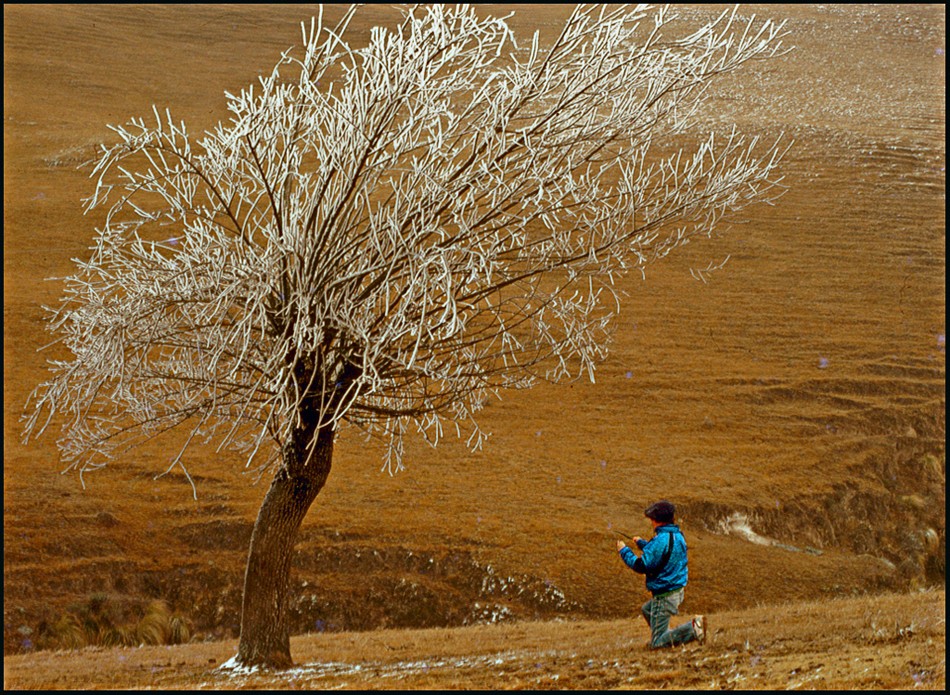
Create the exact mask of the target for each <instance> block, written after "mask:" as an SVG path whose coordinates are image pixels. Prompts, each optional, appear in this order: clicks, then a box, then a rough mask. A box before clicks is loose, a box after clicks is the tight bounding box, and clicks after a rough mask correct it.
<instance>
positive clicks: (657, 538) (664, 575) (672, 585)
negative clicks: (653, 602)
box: [620, 524, 689, 596]
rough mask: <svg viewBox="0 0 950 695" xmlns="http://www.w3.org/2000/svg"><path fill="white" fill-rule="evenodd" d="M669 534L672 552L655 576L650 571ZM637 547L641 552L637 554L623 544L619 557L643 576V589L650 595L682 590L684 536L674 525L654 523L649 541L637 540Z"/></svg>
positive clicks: (684, 560) (660, 555)
mask: <svg viewBox="0 0 950 695" xmlns="http://www.w3.org/2000/svg"><path fill="white" fill-rule="evenodd" d="M670 534H673V552H672V553H671V554H670V560H669V562H667V563H666V567H664V568H663V569H662V570H661V571H660V573H659V575H657V576H652V574H653V570H654V569H656V567H657V565H659V564H660V562H661V559H662V557H663V554H664V553H665V552H666V550H667V548H668V547H669V544H670ZM637 547H638V548H640V550H642V551H643V555H642V556H641V557H637V555H636V553H634V552H633V550H631V549H630V548H628V547H626V546H624V548H623V549H622V550H621V551H620V557H621V558H622V559H623V561H624V562H625V563H626V564H627V566H628V567H629V568H630V569H632V570H633V571H634V572H639V573H640V574H646V575H647V589H648V590H649V591H650V592H651V593H652V594H653V595H654V596H656V595H658V594H665V593H666V592H668V591H673V590H675V589H682V588H683V587H684V586H686V582H687V580H688V579H689V570H688V568H687V564H688V560H687V556H686V539H685V538H683V533H682V532H681V531H680V529H679V526H677V525H676V524H663V526H658V527H657V529H656V534H655V535H654V536H653V538H652V539H651V540H649V541H644V540H640V541H637Z"/></svg>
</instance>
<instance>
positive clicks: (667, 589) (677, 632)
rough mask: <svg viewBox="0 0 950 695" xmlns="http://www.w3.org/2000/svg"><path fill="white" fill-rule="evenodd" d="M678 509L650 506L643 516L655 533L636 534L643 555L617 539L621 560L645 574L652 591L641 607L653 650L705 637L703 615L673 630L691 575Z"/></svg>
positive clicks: (666, 506) (657, 503)
mask: <svg viewBox="0 0 950 695" xmlns="http://www.w3.org/2000/svg"><path fill="white" fill-rule="evenodd" d="M675 512H676V508H675V507H674V506H673V505H672V504H670V503H669V502H667V501H666V500H661V501H660V502H656V503H655V504H651V505H650V506H649V507H647V509H646V511H644V516H646V517H647V518H648V519H649V520H650V522H651V524H652V525H653V534H654V535H653V538H652V539H651V540H649V541H645V540H643V539H642V538H640V537H639V536H634V537H633V541H634V543H635V544H636V546H637V549H638V550H640V551H641V552H642V555H641V556H639V557H638V556H637V554H636V553H635V552H634V550H633V548H631V547H630V546H628V545H627V544H626V543H624V542H623V541H617V550H618V551H620V557H621V559H622V560H623V561H624V562H625V563H626V564H627V566H628V567H630V569H632V570H633V571H634V572H639V573H640V574H645V575H646V584H647V590H649V591H650V593H651V594H653V598H652V599H650V600H649V601H647V602H646V603H644V604H643V608H642V609H641V611H642V613H643V617H644V619H645V620H646V621H647V625H649V626H650V633H651V640H650V646H651V647H652V648H653V649H657V648H659V647H671V646H674V645H677V644H684V643H686V642H692V641H693V640H699V641H700V642H703V641H705V639H706V618H705V616H702V615H698V616H696V617H695V618H693V619H692V620H691V621H689V622H688V623H683V624H682V625H679V626H678V627H675V628H673V629H670V618H671V617H672V616H674V615H677V613H678V612H679V611H678V608H679V605H680V603H682V602H683V595H684V593H685V592H684V589H685V588H686V582H687V580H688V578H689V572H688V569H687V552H686V539H685V538H684V537H683V534H682V532H681V531H680V530H679V527H678V526H677V525H676V524H675V523H673V517H674V514H675Z"/></svg>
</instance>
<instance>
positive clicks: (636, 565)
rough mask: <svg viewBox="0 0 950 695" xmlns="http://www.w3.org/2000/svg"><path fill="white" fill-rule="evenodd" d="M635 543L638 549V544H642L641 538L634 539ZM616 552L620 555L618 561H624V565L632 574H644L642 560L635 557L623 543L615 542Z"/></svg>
mask: <svg viewBox="0 0 950 695" xmlns="http://www.w3.org/2000/svg"><path fill="white" fill-rule="evenodd" d="M634 540H636V541H637V546H638V547H640V543H641V542H643V539H642V538H635V539H634ZM617 550H618V552H619V553H620V559H621V560H623V561H624V564H626V565H627V567H629V568H630V569H632V570H633V571H634V572H639V573H640V574H645V573H646V568H645V567H644V565H643V560H642V559H641V558H639V557H637V554H636V553H635V552H633V548H631V547H630V546H629V545H627V544H626V543H624V542H623V541H617Z"/></svg>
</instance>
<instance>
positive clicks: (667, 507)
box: [643, 500, 676, 524]
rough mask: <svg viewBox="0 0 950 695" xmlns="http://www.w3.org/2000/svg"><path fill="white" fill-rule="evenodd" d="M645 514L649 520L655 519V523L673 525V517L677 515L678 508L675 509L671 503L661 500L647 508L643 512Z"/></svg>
mask: <svg viewBox="0 0 950 695" xmlns="http://www.w3.org/2000/svg"><path fill="white" fill-rule="evenodd" d="M643 514H644V516H646V517H647V518H648V519H653V520H654V521H659V522H661V523H664V524H672V523H673V515H674V514H676V507H674V506H673V504H672V503H671V502H667V501H666V500H660V501H659V502H654V503H653V504H651V505H650V506H649V507H647V508H646V509H645V510H644V511H643Z"/></svg>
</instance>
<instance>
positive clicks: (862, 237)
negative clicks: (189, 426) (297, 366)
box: [4, 4, 946, 653]
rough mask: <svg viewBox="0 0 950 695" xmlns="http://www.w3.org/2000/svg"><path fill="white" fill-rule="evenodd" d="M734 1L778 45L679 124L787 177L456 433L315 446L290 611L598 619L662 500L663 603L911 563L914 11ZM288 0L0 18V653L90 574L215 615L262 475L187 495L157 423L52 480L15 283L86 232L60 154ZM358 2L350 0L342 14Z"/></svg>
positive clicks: (935, 458) (941, 223) (228, 49)
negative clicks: (674, 542)
mask: <svg viewBox="0 0 950 695" xmlns="http://www.w3.org/2000/svg"><path fill="white" fill-rule="evenodd" d="M524 9H525V8H523V7H519V6H509V7H508V8H507V9H506V10H505V12H508V11H514V12H515V16H514V17H513V18H512V20H511V21H512V24H513V26H514V27H515V29H516V31H517V32H518V33H519V35H522V36H527V35H528V32H530V31H532V30H534V29H538V30H540V31H542V33H543V34H545V35H549V34H550V33H551V32H552V31H554V30H555V29H556V28H557V26H558V22H559V21H561V20H562V19H563V16H564V14H565V12H566V9H565V8H564V7H563V6H552V7H541V8H539V7H538V6H534V5H532V6H531V10H530V11H528V12H526V11H523V10H524ZM332 11H335V10H328V12H332ZM485 11H488V9H486V10H485ZM715 11H716V9H715V8H712V7H697V6H686V7H685V8H684V9H683V10H682V12H683V14H684V16H685V20H686V21H687V23H690V22H695V21H697V20H698V19H701V18H703V17H708V16H710V15H711V13H713V12H715ZM741 11H742V12H743V13H745V14H751V13H753V12H754V13H757V14H758V15H760V16H762V15H764V16H769V17H776V18H779V17H787V18H788V19H789V28H790V29H791V30H792V32H793V35H792V37H791V38H790V40H789V43H791V44H794V45H795V46H796V50H795V51H793V52H792V53H791V54H790V55H788V56H787V57H785V58H783V59H781V60H780V61H777V62H775V63H774V64H768V65H762V66H753V68H752V69H751V70H749V71H748V72H746V73H744V74H743V75H741V76H737V77H736V78H734V79H730V81H728V82H724V83H721V84H719V85H717V86H716V87H715V90H714V93H713V97H712V99H711V101H710V109H709V111H708V112H707V114H706V116H705V117H706V118H707V120H708V121H709V122H710V123H711V124H713V125H714V127H717V128H719V127H722V128H724V127H726V125H727V124H729V123H731V122H738V123H739V125H740V126H741V127H742V128H743V129H745V130H747V131H748V132H752V133H760V134H762V136H763V137H766V138H772V137H775V136H777V135H778V134H779V132H784V133H785V134H786V136H787V137H789V138H791V139H794V141H795V145H794V147H793V149H792V150H791V152H790V154H789V155H788V157H787V159H786V164H785V173H786V180H785V183H786V184H787V185H788V186H789V190H788V193H787V194H786V195H785V196H784V197H783V198H782V199H781V200H780V201H779V204H778V205H776V206H775V207H762V208H757V209H752V210H751V211H750V212H749V214H748V216H747V220H746V222H745V223H743V224H735V225H732V226H729V227H725V228H723V229H722V230H721V233H720V234H718V235H716V237H715V238H713V239H710V240H703V241H702V242H701V243H695V244H690V245H689V246H688V247H686V248H684V249H682V252H681V253H677V254H676V255H674V256H672V257H670V258H669V259H667V260H666V261H664V262H663V263H662V264H659V265H657V266H655V267H654V268H651V269H650V270H649V271H648V273H647V276H646V279H645V281H644V280H642V279H641V278H640V277H639V275H637V276H636V277H631V278H629V279H627V280H626V281H625V282H624V285H623V287H622V289H623V290H624V291H626V292H627V293H628V295H629V296H628V300H627V302H626V304H625V306H624V308H623V312H624V313H623V314H622V317H621V320H620V321H619V322H618V324H617V327H616V328H617V331H616V335H615V339H614V344H613V350H612V353H611V357H610V359H609V360H608V361H607V362H606V363H605V364H603V365H602V367H601V368H600V369H599V371H598V373H597V381H596V383H594V384H590V383H578V384H575V385H573V386H560V387H553V386H552V387H540V388H537V389H534V390H532V391H530V392H523V393H514V394H509V395H507V396H506V398H505V399H504V400H503V401H500V402H498V403H492V404H491V405H490V406H489V407H488V408H487V410H486V411H485V417H484V421H483V424H484V426H485V428H486V429H488V430H489V431H492V432H493V433H494V434H493V437H492V439H491V440H489V442H488V444H487V446H486V448H485V449H484V450H483V451H481V452H478V453H475V454H473V453H470V452H469V451H467V450H466V449H465V448H464V447H463V446H461V445H458V444H456V443H454V442H448V443H446V444H444V445H442V446H440V447H439V448H438V449H436V450H432V449H429V448H428V447H426V446H424V445H422V444H413V445H411V446H410V447H409V449H408V451H407V455H406V463H407V466H408V470H407V471H406V472H405V473H403V474H400V475H398V476H395V477H390V476H388V475H386V474H385V473H381V472H380V470H379V461H380V452H379V451H378V450H376V449H374V448H373V447H372V446H370V445H367V444H365V443H364V442H363V441H362V440H361V439H359V438H357V437H356V436H354V435H350V434H344V436H343V437H342V438H341V440H340V443H339V445H338V447H337V452H338V453H337V457H336V460H335V462H334V471H333V473H332V474H331V477H330V481H329V483H328V484H327V486H326V488H325V489H324V491H323V492H322V494H321V496H320V498H319V499H318V501H317V503H316V505H315V506H314V508H313V510H312V511H311V513H310V516H309V517H308V520H307V522H306V525H305V529H304V533H303V538H302V541H301V545H300V557H299V560H298V562H297V567H296V570H295V572H296V573H295V578H294V597H293V600H294V602H295V603H294V606H295V611H296V613H295V616H296V618H295V629H296V630H299V631H306V630H313V629H326V630H330V631H338V630H343V629H374V628H380V627H394V626H418V627H424V626H439V625H460V624H471V623H477V622H479V621H491V620H505V619H509V618H528V619H532V618H550V617H554V616H558V615H568V616H574V617H599V618H607V617H614V616H618V615H624V614H627V613H628V612H629V610H630V604H631V598H630V597H631V595H633V596H639V594H638V593H637V592H642V584H641V582H640V580H639V578H637V577H635V576H634V575H632V574H631V573H629V572H628V571H626V570H625V569H624V568H623V567H622V565H621V564H620V562H619V561H618V559H617V558H616V554H615V551H614V549H613V544H614V538H615V536H614V535H613V534H614V530H615V529H621V530H623V531H625V532H627V533H628V534H634V533H639V534H640V535H644V534H645V533H646V532H647V531H648V527H645V524H644V520H643V519H642V516H641V510H642V509H643V508H644V506H645V505H646V504H647V502H649V501H651V500H653V499H656V498H658V497H661V496H662V497H668V498H670V499H672V500H674V501H675V502H676V503H677V504H678V505H679V507H680V511H681V514H680V516H681V521H682V525H683V528H684V531H685V532H686V534H687V536H688V538H689V541H690V548H691V564H690V570H691V590H690V598H689V599H688V605H687V606H685V608H684V609H685V610H689V611H729V610H736V609H740V608H744V607H750V606H755V605H757V604H759V603H764V602H780V601H787V600H792V599H803V598H805V599H812V598H816V597H825V598H829V597H836V596H849V595H861V594H864V593H865V592H872V593H873V592H877V591H880V590H882V589H906V588H910V587H913V586H921V585H926V584H928V583H934V582H936V583H938V584H942V583H943V581H944V573H945V564H944V562H945V560H944V557H945V556H944V548H945V511H944V509H945V470H946V468H945V454H944V450H945V436H946V427H945V403H946V402H945V396H944V389H945V330H946V328H945V311H946V304H945V295H946V256H945V222H946V218H945V133H946V130H945V110H944V102H945V96H946V95H945V84H946V81H945V54H944V49H945V9H944V8H943V6H940V5H928V6H915V5H902V6H862V5H858V6H854V5H848V6H837V5H784V6H783V5H774V4H772V5H767V6H744V7H743V8H742V10H741ZM312 12H313V8H312V7H306V6H285V5H281V6H198V7H195V6H185V5H175V6H114V5H113V6H78V5H77V6H68V5H67V6H62V5H57V6H52V5H46V6H44V5H15V6H10V5H5V6H4V415H5V417H4V651H5V653H12V652H18V651H24V650H25V651H29V650H32V649H34V648H36V647H37V646H38V645H39V644H40V642H41V637H42V635H43V629H42V627H43V625H44V624H45V626H46V627H47V628H48V627H49V625H51V624H52V623H54V622H55V621H56V620H57V619H58V618H59V617H60V616H62V615H63V614H64V613H66V612H73V613H76V612H77V611H79V610H80V609H81V607H82V606H83V605H85V604H86V603H87V602H88V601H89V600H90V597H93V596H96V595H100V594H101V595H105V596H107V597H108V598H109V600H110V601H112V602H114V604H115V605H116V606H117V610H118V611H120V613H122V614H123V615H124V616H125V617H126V618H127V619H128V620H134V619H135V618H136V616H137V615H138V613H136V611H139V610H140V609H141V607H142V606H143V605H144V603H146V602H147V601H149V600H152V599H155V598H162V599H164V600H166V601H168V602H169V604H170V605H171V606H172V608H174V609H176V610H180V611H184V612H185V613H186V614H187V616H188V617H189V619H190V620H191V621H192V626H193V629H194V631H195V633H196V634H198V635H200V636H205V635H207V636H214V637H218V638H227V637H233V636H235V635H236V629H237V622H238V606H239V603H238V601H239V597H240V585H241V581H242V577H243V562H244V553H245V551H246V543H247V539H248V537H249V529H250V525H251V524H252V523H253V519H254V517H255V514H256V510H257V507H258V505H259V503H260V500H261V498H262V496H263V493H264V490H265V487H266V484H265V483H260V484H256V485H255V484H254V481H253V479H251V478H250V476H248V475H246V474H244V473H243V470H242V468H241V466H242V464H243V462H242V461H241V460H238V459H236V458H234V457H227V456H221V455H218V454H215V453H214V451H213V450H212V449H200V448H199V449H196V450H194V452H193V453H192V455H191V456H190V458H189V460H188V465H189V469H190V470H191V471H192V473H193V474H194V475H195V478H196V480H197V482H198V491H199V496H198V500H197V501H195V500H193V499H192V498H191V488H190V486H189V485H188V484H187V482H186V481H185V480H184V478H183V477H181V476H174V475H169V476H166V477H164V478H161V479H159V480H154V477H155V476H156V475H157V474H158V473H161V472H162V471H164V470H165V468H166V466H167V464H168V460H169V452H170V451H177V449H173V448H172V445H173V442H171V441H159V442H156V443H155V445H154V446H151V447H147V448H143V449H141V450H137V451H134V452H131V453H129V454H128V456H127V457H126V458H124V459H123V460H121V461H117V462H116V463H115V465H113V466H110V467H109V468H107V469H106V470H104V471H101V472H99V473H97V474H96V475H93V476H89V477H87V479H86V481H85V482H86V488H85V489H83V488H82V487H81V485H80V481H79V480H78V478H77V477H76V476H75V475H67V476H60V475H58V472H59V471H60V470H61V468H62V464H61V463H60V460H59V456H58V452H57V450H56V447H55V434H54V433H50V434H48V435H47V436H46V437H45V438H43V439H40V440H38V441H35V442H30V443H28V444H23V443H21V442H20V439H19V424H18V418H19V415H20V413H21V412H22V408H23V405H24V403H25V401H26V399H27V397H28V395H29V393H30V391H31V389H32V388H33V387H34V386H35V385H36V384H37V383H38V382H39V381H40V380H42V378H43V375H44V363H45V360H46V359H51V358H54V357H56V356H57V355H56V353H55V351H52V352H46V353H38V352H37V349H38V348H39V347H40V346H42V345H44V344H45V343H46V342H47V341H48V336H47V335H46V334H45V333H44V331H43V322H42V318H43V312H42V310H41V308H40V307H41V305H43V304H51V303H54V302H56V300H57V298H58V296H59V292H60V287H59V285H58V284H57V283H56V282H44V279H46V278H49V277H55V276H62V275H64V274H66V273H68V272H70V270H71V267H72V266H71V260H70V259H72V258H74V257H83V256H84V255H85V253H86V252H87V251H86V249H87V247H88V246H89V243H90V239H91V237H92V234H93V229H94V226H95V224H96V220H95V219H92V218H84V217H83V216H82V215H81V205H80V199H81V198H82V197H83V196H85V195H88V194H89V193H90V191H91V182H90V181H88V180H87V179H86V176H85V173H83V172H80V171H77V170H76V168H75V167H76V165H77V164H78V163H79V162H81V161H83V160H84V159H86V158H87V157H88V156H89V155H90V154H91V152H92V148H93V146H94V144H95V143H97V142H100V141H108V140H109V138H110V131H108V130H107V129H106V127H105V126H106V124H108V123H116V122H124V121H125V120H126V119H127V118H129V117H131V116H134V115H144V114H147V113H149V112H150V110H151V105H152V104H153V103H155V104H157V105H158V106H159V107H160V108H163V107H165V106H168V107H170V108H171V109H172V111H173V113H174V114H175V115H176V116H177V117H179V118H182V119H184V120H186V121H187V122H188V123H189V124H190V129H191V130H192V131H193V132H200V131H201V130H202V129H203V128H206V127H209V126H211V125H212V124H213V123H214V122H215V121H216V120H217V119H219V118H222V117H224V116H225V113H224V97H223V94H224V91H225V90H230V91H234V90H237V89H240V88H241V87H242V86H245V85H246V84H248V83H249V82H251V81H252V80H253V79H254V78H255V76H256V75H257V74H258V72H259V71H264V70H269V69H270V68H271V67H272V65H273V64H274V62H275V61H276V59H277V56H278V55H279V52H280V51H281V50H283V49H285V48H287V47H288V46H290V45H292V44H294V43H295V42H297V41H298V40H299V27H298V24H297V23H298V22H299V21H301V20H303V19H306V18H309V16H310V14H311V13H312ZM387 12H389V11H388V10H386V9H385V8H382V9H380V8H377V7H367V8H365V9H364V10H363V13H362V14H361V18H360V20H359V23H358V24H357V25H356V27H355V29H356V31H357V32H366V31H368V28H369V27H370V26H371V25H372V24H374V23H376V22H385V21H387V20H388V19H389V18H391V16H390V15H389V14H387ZM727 256H728V258H729V260H728V262H727V263H726V265H725V266H724V267H723V269H722V270H720V271H717V272H715V273H713V274H712V275H711V276H710V278H709V282H708V283H705V284H704V283H702V282H699V281H697V280H695V279H694V278H693V277H692V275H691V273H690V269H702V268H705V267H707V265H708V264H709V263H710V262H712V263H714V264H717V263H719V262H720V261H722V260H723V259H725V258H726V257H727ZM746 528H748V529H749V530H750V531H751V532H752V533H754V534H758V535H759V536H764V537H767V538H769V539H771V540H772V541H774V542H775V543H778V544H780V545H776V544H774V543H772V544H757V543H754V542H752V541H751V540H750V538H751V539H754V538H756V536H755V535H750V534H749V533H748V532H746V531H745V530H744V529H746ZM636 600H639V598H638V599H636ZM48 636H49V635H48V630H47V637H48Z"/></svg>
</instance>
